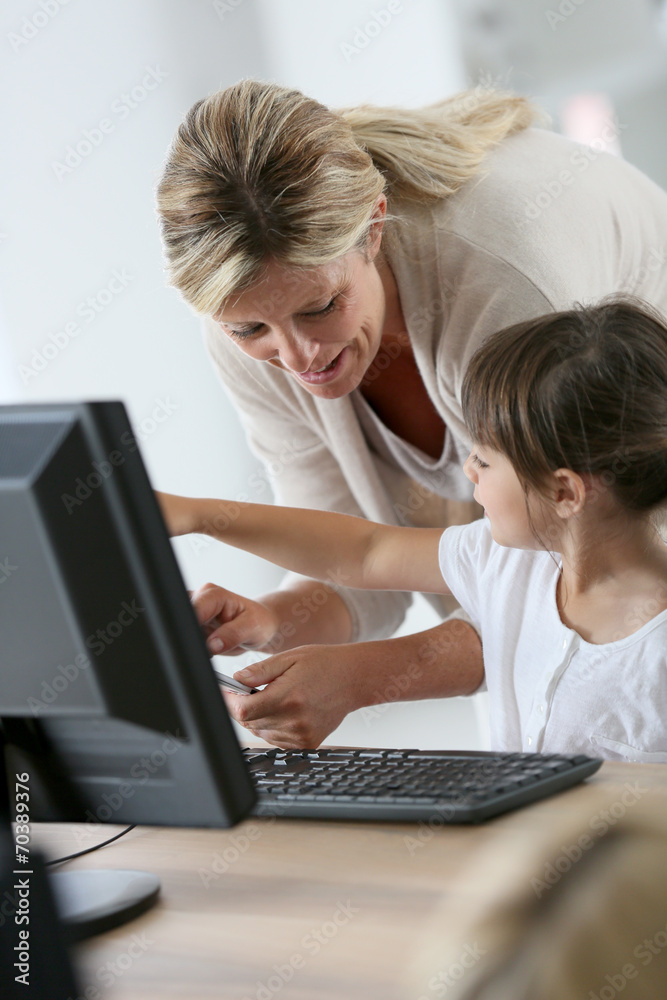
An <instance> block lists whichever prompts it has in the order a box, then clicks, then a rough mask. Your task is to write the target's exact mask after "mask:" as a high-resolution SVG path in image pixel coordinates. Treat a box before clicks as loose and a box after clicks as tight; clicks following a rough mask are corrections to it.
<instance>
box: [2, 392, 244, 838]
mask: <svg viewBox="0 0 667 1000" xmlns="http://www.w3.org/2000/svg"><path fill="white" fill-rule="evenodd" d="M0 671H1V672H0V721H1V725H2V730H3V735H4V740H5V742H6V744H7V748H8V749H7V762H8V770H9V772H10V774H14V773H17V772H22V773H23V772H29V773H30V774H31V783H32V789H31V795H32V800H33V801H32V818H33V819H34V820H64V819H67V820H71V821H85V820H102V821H110V822H119V823H120V822H130V823H132V822H138V823H149V824H150V823H154V824H165V825H167V824H168V825H171V824H175V825H184V826H228V825H231V824H233V823H235V822H237V821H238V820H239V819H241V818H242V817H243V816H245V815H246V814H247V813H248V812H249V810H250V809H251V808H252V806H253V804H254V801H255V793H254V789H253V786H252V783H251V781H250V778H249V776H248V774H247V770H246V768H245V765H244V763H243V760H242V756H241V752H240V749H239V746H238V742H237V739H236V735H235V733H234V730H233V726H232V723H231V720H230V718H229V716H228V714H227V711H226V708H225V705H224V700H223V698H222V694H221V692H220V690H219V687H218V684H217V682H216V680H215V675H214V673H213V670H212V667H211V662H210V659H209V655H208V652H207V649H206V644H205V640H204V637H203V634H202V632H201V629H200V627H199V625H198V623H197V619H196V616H195V614H194V611H193V609H192V606H191V604H190V601H189V598H188V594H187V591H186V588H185V585H184V582H183V578H182V576H181V573H180V570H179V568H178V564H177V562H176V559H175V556H174V553H173V550H172V547H171V542H170V540H169V537H168V535H167V531H166V528H165V525H164V522H163V519H162V516H161V513H160V509H159V506H158V503H157V500H156V498H155V495H154V493H153V490H152V488H151V485H150V483H149V480H148V476H147V474H146V470H145V468H144V465H143V462H142V460H141V456H140V453H139V450H138V446H137V441H136V439H135V437H134V435H133V433H132V430H131V427H130V424H129V421H128V418H127V414H126V412H125V408H124V406H123V404H122V403H118V402H103V403H76V404H71V405H68V404H32V405H20V406H4V407H0Z"/></svg>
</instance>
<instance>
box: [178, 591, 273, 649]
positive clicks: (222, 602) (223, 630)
mask: <svg viewBox="0 0 667 1000" xmlns="http://www.w3.org/2000/svg"><path fill="white" fill-rule="evenodd" d="M190 597H191V600H192V604H193V607H194V609H195V613H196V615H197V620H198V621H199V624H200V625H201V626H202V628H203V629H204V634H205V635H206V645H207V647H208V650H209V653H210V654H211V656H213V655H215V654H216V653H225V654H226V655H232V656H238V655H239V654H240V653H245V652H246V651H247V650H248V649H261V648H262V647H263V646H266V645H267V643H269V642H270V641H271V639H272V638H273V637H274V635H275V634H276V631H277V629H278V626H279V622H278V620H277V616H276V614H275V612H274V611H272V610H271V608H269V607H267V606H266V605H264V604H262V603H261V602H260V601H252V600H250V598H248V597H241V595H240V594H234V593H232V591H231V590H225V588H224V587H218V586H216V584H214V583H205V584H204V586H203V587H200V588H199V589H198V590H196V591H195V592H194V593H193V594H191V595H190Z"/></svg>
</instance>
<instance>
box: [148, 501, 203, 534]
mask: <svg viewBox="0 0 667 1000" xmlns="http://www.w3.org/2000/svg"><path fill="white" fill-rule="evenodd" d="M155 496H156V498H157V502H158V503H159V505H160V510H161V511H162V517H163V518H164V520H165V524H166V525H167V531H168V532H169V534H170V535H171V536H172V537H174V536H175V535H189V534H190V532H192V531H200V530H201V525H200V520H201V516H200V514H201V512H200V504H201V501H200V500H198V499H197V498H196V497H181V496H176V494H174V493H160V492H158V490H155Z"/></svg>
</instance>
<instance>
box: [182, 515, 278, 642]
mask: <svg viewBox="0 0 667 1000" xmlns="http://www.w3.org/2000/svg"><path fill="white" fill-rule="evenodd" d="M177 499H178V498H177ZM190 597H191V600H192V604H193V607H194V609H195V613H196V615H197V620H198V621H199V624H200V625H201V626H202V628H203V629H204V634H205V635H206V645H207V647H208V651H209V654H210V655H211V656H214V655H215V654H218V653H225V654H226V655H231V656H238V655H239V653H245V652H246V651H247V650H248V649H261V648H262V647H263V646H265V645H266V644H267V643H269V642H270V641H271V639H272V638H273V637H274V635H275V634H276V631H277V629H278V627H279V624H280V623H279V622H278V620H277V616H276V614H275V613H274V612H273V611H272V610H271V609H270V608H268V607H266V606H265V605H264V604H262V603H261V602H260V601H252V600H250V598H248V597H241V596H240V594H233V593H232V592H231V590H225V589H224V587H218V586H216V584H214V583H205V584H204V586H203V587H200V588H199V589H198V590H196V591H195V592H194V593H193V594H191V595H190Z"/></svg>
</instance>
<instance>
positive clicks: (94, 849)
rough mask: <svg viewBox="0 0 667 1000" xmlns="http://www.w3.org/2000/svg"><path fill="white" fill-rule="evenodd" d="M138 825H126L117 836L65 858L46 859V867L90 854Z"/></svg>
mask: <svg viewBox="0 0 667 1000" xmlns="http://www.w3.org/2000/svg"><path fill="white" fill-rule="evenodd" d="M136 825H137V824H136V823H132V824H131V825H130V826H127V827H125V829H124V830H121V831H120V833H117V834H116V835H115V836H113V837H109V839H108V840H104V841H103V842H102V843H101V844H95V846H94V847H87V848H86V849H85V851H77V852H76V854H68V855H67V856H66V857H64V858H56V860H55V861H45V862H44V867H45V868H48V867H49V865H60V864H62V863H63V861H71V860H72V859H73V858H80V857H81V856H82V855H83V854H90V852H91V851H99V849H100V847H106V846H107V844H113V842H114V840H118V838H119V837H124V836H125V834H126V833H129V832H130V830H134V828H135V826H136Z"/></svg>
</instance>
